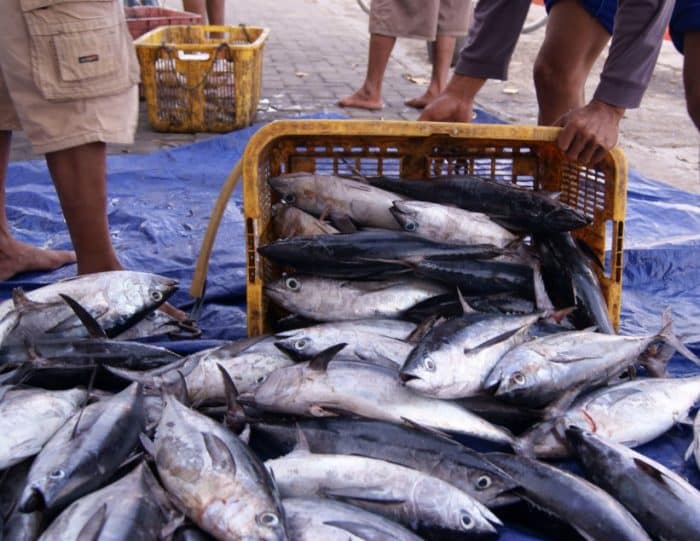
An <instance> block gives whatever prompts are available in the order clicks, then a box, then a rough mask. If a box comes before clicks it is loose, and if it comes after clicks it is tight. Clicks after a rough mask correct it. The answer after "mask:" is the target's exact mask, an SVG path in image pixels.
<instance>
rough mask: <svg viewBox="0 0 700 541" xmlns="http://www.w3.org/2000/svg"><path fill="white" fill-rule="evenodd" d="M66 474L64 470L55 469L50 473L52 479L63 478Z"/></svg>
mask: <svg viewBox="0 0 700 541" xmlns="http://www.w3.org/2000/svg"><path fill="white" fill-rule="evenodd" d="M65 475H66V472H64V471H63V470H54V471H52V472H51V473H49V477H51V479H63V478H64V477H65Z"/></svg>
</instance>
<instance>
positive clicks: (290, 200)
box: [267, 172, 314, 205]
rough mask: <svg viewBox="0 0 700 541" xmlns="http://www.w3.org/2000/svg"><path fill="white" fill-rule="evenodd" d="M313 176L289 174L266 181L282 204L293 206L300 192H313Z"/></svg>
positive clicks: (299, 173)
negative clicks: (278, 196)
mask: <svg viewBox="0 0 700 541" xmlns="http://www.w3.org/2000/svg"><path fill="white" fill-rule="evenodd" d="M313 181H314V175H313V174H311V173H304V172H298V173H289V174H286V175H280V176H276V177H270V178H268V179H267V182H268V184H270V186H272V188H273V189H274V190H275V191H276V192H277V193H278V194H279V195H280V197H281V199H282V203H284V204H286V205H295V204H296V203H297V202H298V201H297V199H298V196H299V194H300V193H301V192H302V191H306V192H312V191H313V189H312V188H313Z"/></svg>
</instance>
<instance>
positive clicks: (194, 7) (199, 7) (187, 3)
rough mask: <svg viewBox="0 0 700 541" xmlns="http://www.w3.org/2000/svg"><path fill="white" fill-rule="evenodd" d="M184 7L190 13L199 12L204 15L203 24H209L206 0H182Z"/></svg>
mask: <svg viewBox="0 0 700 541" xmlns="http://www.w3.org/2000/svg"><path fill="white" fill-rule="evenodd" d="M182 7H183V8H184V9H185V11H189V12H190V13H198V14H199V15H201V16H202V24H207V20H208V19H207V2H206V0H182Z"/></svg>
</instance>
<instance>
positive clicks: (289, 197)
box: [282, 193, 296, 205]
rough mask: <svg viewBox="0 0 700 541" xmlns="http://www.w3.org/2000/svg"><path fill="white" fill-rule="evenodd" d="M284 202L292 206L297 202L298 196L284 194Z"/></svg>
mask: <svg viewBox="0 0 700 541" xmlns="http://www.w3.org/2000/svg"><path fill="white" fill-rule="evenodd" d="M282 201H283V202H285V203H287V204H289V205H291V204H292V203H294V201H296V196H295V195H294V194H293V193H287V194H284V196H283V197H282Z"/></svg>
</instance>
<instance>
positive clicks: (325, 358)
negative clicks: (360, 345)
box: [309, 343, 347, 372]
mask: <svg viewBox="0 0 700 541" xmlns="http://www.w3.org/2000/svg"><path fill="white" fill-rule="evenodd" d="M345 346H347V343H341V344H336V345H335V346H331V347H329V348H327V349H324V350H323V351H322V352H321V353H319V354H318V355H316V356H314V358H313V359H311V360H310V361H309V368H310V369H311V370H318V371H319V372H325V371H326V370H327V369H328V363H330V362H331V361H332V360H333V357H335V356H336V355H337V354H338V353H339V352H340V351H341V350H342V349H343V348H345Z"/></svg>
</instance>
